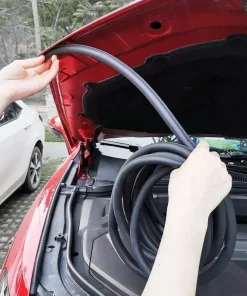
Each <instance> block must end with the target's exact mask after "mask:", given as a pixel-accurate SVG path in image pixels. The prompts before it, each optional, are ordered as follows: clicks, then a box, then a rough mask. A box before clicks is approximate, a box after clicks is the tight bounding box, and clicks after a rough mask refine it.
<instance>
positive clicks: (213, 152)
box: [211, 151, 220, 158]
mask: <svg viewBox="0 0 247 296" xmlns="http://www.w3.org/2000/svg"><path fill="white" fill-rule="evenodd" d="M211 155H213V156H215V157H217V158H219V157H220V155H219V153H217V152H216V151H212V152H211Z"/></svg>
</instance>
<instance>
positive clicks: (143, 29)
mask: <svg viewBox="0 0 247 296" xmlns="http://www.w3.org/2000/svg"><path fill="white" fill-rule="evenodd" d="M152 22H158V23H159V24H161V27H160V28H157V29H152V28H151V26H150V25H151V23H152ZM232 34H247V15H246V11H245V9H244V5H243V2H242V1H241V0H228V1H226V0H219V1H215V0H201V1H197V0H187V1H183V0H177V1H174V0H167V1H161V0H143V1H137V2H134V3H133V4H131V5H129V6H127V7H125V8H123V9H121V10H118V11H116V12H114V13H111V14H109V15H108V16H105V17H103V18H101V19H99V20H97V21H95V22H93V23H91V24H89V25H87V26H86V27H84V28H82V29H80V30H78V31H77V32H74V33H73V34H71V35H69V36H68V37H66V38H64V39H62V40H61V41H59V42H58V43H56V44H55V45H54V46H56V45H60V44H84V45H89V46H93V47H96V48H100V49H102V50H104V51H106V52H109V53H111V54H113V55H115V56H117V57H118V58H119V59H121V60H122V61H123V62H125V63H126V64H128V65H129V66H131V67H135V66H138V65H140V64H143V63H144V61H145V59H146V58H147V57H149V56H151V55H154V54H159V53H165V52H169V51H171V50H173V49H175V48H178V47H182V46H186V45H190V44H195V43H199V42H203V41H209V40H216V39H223V38H225V37H227V36H229V35H232ZM54 46H53V47H54ZM53 47H50V48H49V49H47V50H46V51H45V52H44V53H46V52H48V51H49V50H51V49H52V48H53ZM59 59H60V61H61V63H60V71H59V75H58V79H57V80H54V81H53V82H52V83H51V87H52V92H53V95H54V98H55V102H56V106H57V109H58V112H59V116H60V119H61V121H62V124H63V127H64V130H65V133H66V135H67V142H68V143H67V145H68V147H69V150H70V151H72V150H73V149H74V150H73V152H72V154H71V156H70V157H69V158H68V159H67V160H66V162H65V163H64V164H63V165H62V166H61V167H60V168H59V170H58V171H57V172H56V173H55V175H54V176H53V177H52V178H51V179H50V181H49V182H48V183H47V185H46V186H45V187H44V189H43V190H42V192H41V193H40V194H39V196H38V198H37V200H36V201H35V202H34V204H33V205H32V207H31V209H30V210H29V212H28V214H27V216H26V217H25V219H24V220H23V223H22V224H21V226H20V228H19V231H18V232H17V234H16V237H15V240H14V242H13V244H12V247H11V249H10V251H9V253H8V256H7V259H6V261H5V264H4V266H3V270H5V269H7V271H8V285H9V290H10V295H21V296H25V295H28V293H29V288H30V283H31V279H32V272H33V267H34V263H35V257H36V253H37V249H38V246H39V241H40V236H41V233H42V230H43V226H44V222H45V219H46V216H47V211H48V208H49V206H50V203H51V200H52V197H53V194H54V191H55V188H56V186H57V184H58V182H59V181H60V179H61V177H62V175H63V173H64V171H65V170H66V168H67V167H68V165H69V163H70V160H71V159H72V158H73V157H74V156H75V155H76V153H77V152H78V151H79V145H78V142H79V141H86V140H90V139H92V137H93V136H94V132H95V125H94V123H93V122H90V121H89V120H88V119H86V118H81V117H78V113H80V112H82V111H83V110H82V99H81V98H82V96H83V94H84V92H85V91H86V88H85V87H84V85H83V83H85V82H88V81H90V82H98V81H102V80H105V79H107V78H110V77H112V76H114V75H116V74H117V73H116V71H115V70H113V69H111V68H110V67H108V66H106V65H104V64H102V63H99V62H98V61H96V60H94V59H92V58H89V57H86V56H78V55H63V56H60V57H59Z"/></svg>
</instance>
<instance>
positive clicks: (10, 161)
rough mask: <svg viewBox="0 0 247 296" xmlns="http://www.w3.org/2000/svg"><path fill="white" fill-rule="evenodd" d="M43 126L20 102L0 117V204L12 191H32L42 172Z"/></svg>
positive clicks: (35, 114) (39, 119) (33, 111)
mask: <svg viewBox="0 0 247 296" xmlns="http://www.w3.org/2000/svg"><path fill="white" fill-rule="evenodd" d="M44 137H45V127H44V124H43V122H42V119H41V117H40V116H39V114H38V113H37V112H36V111H35V110H33V109H31V108H29V107H28V106H27V105H26V104H25V103H23V102H22V101H18V102H15V103H12V104H11V105H9V106H8V107H7V108H6V109H5V111H4V113H3V114H2V115H1V117H0V204H2V203H3V202H4V201H5V200H6V199H7V198H8V197H9V196H10V195H11V194H12V193H13V192H14V191H15V190H16V189H18V188H19V187H21V186H23V188H24V190H26V191H27V192H32V191H34V190H36V189H37V188H38V186H39V184H40V180H41V173H42V154H43V147H44Z"/></svg>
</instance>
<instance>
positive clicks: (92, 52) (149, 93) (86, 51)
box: [46, 44, 195, 149]
mask: <svg viewBox="0 0 247 296" xmlns="http://www.w3.org/2000/svg"><path fill="white" fill-rule="evenodd" d="M65 53H76V54H82V55H87V56H90V57H93V58H95V59H97V60H99V61H101V62H103V63H105V64H107V65H109V66H111V67H112V68H114V69H115V70H117V71H118V72H119V73H121V74H122V75H123V76H125V77H126V78H127V79H128V80H129V81H130V82H132V83H133V84H134V85H135V86H136V87H137V88H138V89H139V90H140V92H142V93H143V95H144V96H145V97H146V98H147V99H148V101H149V102H150V103H151V105H152V106H153V107H154V108H155V109H156V111H157V112H158V113H159V115H160V116H161V118H162V119H163V120H164V122H165V123H166V124H167V126H168V127H169V128H170V130H171V132H172V133H173V134H174V135H176V136H177V137H178V139H179V141H180V142H181V143H182V144H184V145H185V146H186V147H189V148H191V149H193V148H194V146H195V145H194V143H193V141H192V140H191V138H190V137H189V136H188V134H187V133H186V132H185V130H184V129H183V128H182V126H181V125H180V123H179V122H178V121H177V119H176V118H175V117H174V115H173V114H172V113H171V111H170V110H169V108H168V107H167V106H166V104H165V103H164V102H163V101H162V100H161V98H160V97H159V96H158V94H157V93H156V92H155V91H154V90H153V89H152V87H151V86H150V85H149V84H148V83H147V82H146V81H145V80H144V79H143V78H142V77H141V76H140V75H138V74H137V73H136V72H135V71H134V70H133V69H131V68H130V67H129V66H127V65H126V64H124V63H123V62H122V61H120V60H119V59H117V58H116V57H114V56H113V55H110V54H109V53H107V52H104V51H102V50H100V49H96V48H93V47H89V46H85V45H78V44H73V45H62V46H58V47H55V48H54V49H52V50H51V51H49V52H48V53H47V54H46V58H49V57H51V56H52V55H58V54H65Z"/></svg>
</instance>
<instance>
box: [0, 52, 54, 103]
mask: <svg viewBox="0 0 247 296" xmlns="http://www.w3.org/2000/svg"><path fill="white" fill-rule="evenodd" d="M44 61H45V57H44V56H40V57H37V58H32V59H26V60H16V61H14V62H13V63H11V64H9V65H8V66H6V67H5V68H3V69H2V70H1V71H0V92H1V100H5V103H6V105H8V104H10V103H12V102H13V101H16V100H21V99H24V98H25V97H28V96H30V95H33V94H35V93H37V92H39V91H41V90H42V89H44V88H45V87H46V86H47V85H48V84H49V83H50V82H51V80H52V79H53V78H54V77H55V76H56V74H57V73H58V70H59V61H58V59H57V57H56V56H53V57H52V58H51V59H50V60H48V61H46V62H44Z"/></svg>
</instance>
